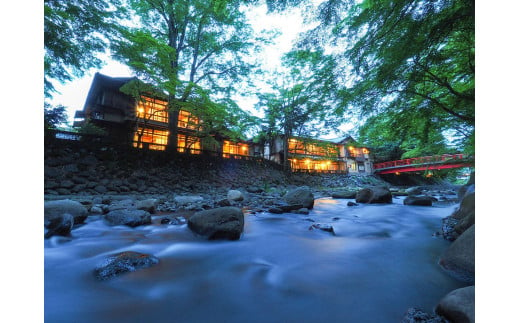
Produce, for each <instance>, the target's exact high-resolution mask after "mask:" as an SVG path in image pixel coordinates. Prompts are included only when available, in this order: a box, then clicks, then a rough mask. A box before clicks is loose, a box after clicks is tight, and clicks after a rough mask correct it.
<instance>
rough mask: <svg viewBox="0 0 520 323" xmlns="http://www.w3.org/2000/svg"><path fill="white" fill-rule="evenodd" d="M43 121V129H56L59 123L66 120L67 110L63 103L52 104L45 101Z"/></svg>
mask: <svg viewBox="0 0 520 323" xmlns="http://www.w3.org/2000/svg"><path fill="white" fill-rule="evenodd" d="M44 109H45V110H44V113H43V122H44V128H45V129H56V128H57V127H58V126H59V125H60V124H64V123H66V122H67V111H66V109H67V108H66V107H65V106H63V105H61V104H60V105H57V106H53V105H51V104H50V103H47V102H45V106H44Z"/></svg>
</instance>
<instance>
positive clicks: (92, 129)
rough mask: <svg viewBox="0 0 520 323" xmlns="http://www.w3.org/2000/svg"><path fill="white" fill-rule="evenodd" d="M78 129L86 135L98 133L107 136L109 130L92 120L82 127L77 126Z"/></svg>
mask: <svg viewBox="0 0 520 323" xmlns="http://www.w3.org/2000/svg"><path fill="white" fill-rule="evenodd" d="M76 131H77V132H78V133H81V134H85V135H96V136H106V135H107V131H106V130H105V129H103V128H101V127H99V126H96V125H95V124H93V123H91V122H85V123H83V124H82V125H81V126H80V127H78V128H76Z"/></svg>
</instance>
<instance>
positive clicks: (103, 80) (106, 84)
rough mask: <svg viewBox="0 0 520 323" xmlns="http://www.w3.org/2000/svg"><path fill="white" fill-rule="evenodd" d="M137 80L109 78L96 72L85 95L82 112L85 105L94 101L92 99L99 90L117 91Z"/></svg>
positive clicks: (131, 78)
mask: <svg viewBox="0 0 520 323" xmlns="http://www.w3.org/2000/svg"><path fill="white" fill-rule="evenodd" d="M134 79H137V78H136V77H135V76H134V77H110V76H107V75H104V74H101V73H99V72H97V73H96V74H95V75H94V79H93V80H92V84H91V85H90V90H89V91H88V94H87V99H86V100H85V105H84V106H83V110H85V108H86V107H87V105H88V104H89V103H90V102H91V101H92V100H93V99H94V97H95V96H96V95H97V94H98V93H99V91H100V90H101V89H111V90H115V91H119V88H121V86H123V85H125V84H126V83H128V82H130V81H132V80H134Z"/></svg>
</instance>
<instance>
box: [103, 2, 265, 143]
mask: <svg viewBox="0 0 520 323" xmlns="http://www.w3.org/2000/svg"><path fill="white" fill-rule="evenodd" d="M241 2H242V1H237V0H212V1H202V0H182V1H175V2H172V1H166V0H159V1H156V0H145V1H140V0H130V1H129V4H130V14H131V17H133V18H134V19H135V18H138V19H139V23H140V25H141V27H139V28H131V27H121V28H120V30H119V32H120V35H121V37H120V39H119V40H118V41H115V42H113V46H112V50H113V52H114V53H115V55H114V57H115V58H116V59H117V60H119V61H121V62H123V63H125V64H127V65H128V66H129V67H131V68H132V69H133V70H134V71H135V73H136V75H137V76H138V77H139V79H141V80H143V81H144V82H145V83H147V84H150V85H152V86H153V87H154V89H155V91H157V92H158V93H161V94H164V96H165V97H166V98H167V100H168V103H169V111H170V120H171V126H172V127H176V122H175V120H174V117H175V111H179V109H181V108H182V109H184V110H188V111H190V112H193V113H194V114H195V115H197V116H198V117H199V118H200V119H202V120H203V121H204V124H203V125H202V124H201V127H200V129H199V130H200V135H201V136H206V135H210V134H212V133H215V132H216V131H222V132H223V133H224V135H225V136H229V137H238V136H240V134H241V133H243V131H244V128H245V127H246V126H248V125H249V124H250V123H251V120H250V118H249V117H248V116H246V115H245V114H244V113H243V112H242V110H240V109H239V108H238V106H237V105H236V103H234V102H233V101H232V100H231V99H230V98H231V96H232V95H233V94H234V93H235V91H236V89H237V87H242V88H243V87H244V86H245V84H246V82H245V80H246V78H247V76H248V74H249V73H250V71H251V70H252V69H253V68H254V62H252V61H251V60H250V57H252V56H254V55H252V53H253V52H254V50H255V42H258V41H261V40H260V39H255V37H254V36H253V31H252V28H251V26H250V25H249V24H248V23H247V22H246V19H245V15H244V13H243V11H242V10H241V9H240V4H241ZM172 130H173V131H170V138H169V140H168V142H169V146H170V148H174V146H175V145H176V143H177V140H176V138H175V136H176V129H172Z"/></svg>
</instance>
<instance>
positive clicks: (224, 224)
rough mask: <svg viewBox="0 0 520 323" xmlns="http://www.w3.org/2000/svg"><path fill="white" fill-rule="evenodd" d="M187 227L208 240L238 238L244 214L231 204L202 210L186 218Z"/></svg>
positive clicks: (242, 228) (242, 229)
mask: <svg viewBox="0 0 520 323" xmlns="http://www.w3.org/2000/svg"><path fill="white" fill-rule="evenodd" d="M188 227H189V228H190V229H191V230H192V231H193V232H195V233H197V234H200V235H203V236H205V237H207V238H208V239H209V240H215V239H224V240H226V239H227V240H238V239H240V235H241V234H242V231H244V214H243V213H242V210H241V209H239V208H236V207H231V206H226V207H220V208H216V209H211V210H204V211H200V212H197V213H195V214H193V215H192V216H191V217H190V218H189V219H188Z"/></svg>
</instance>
